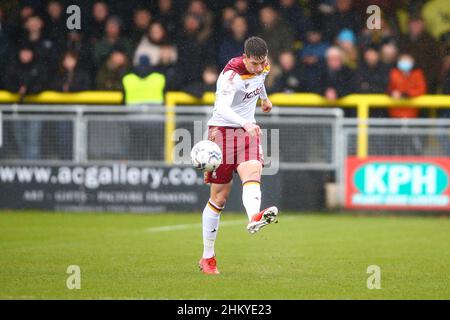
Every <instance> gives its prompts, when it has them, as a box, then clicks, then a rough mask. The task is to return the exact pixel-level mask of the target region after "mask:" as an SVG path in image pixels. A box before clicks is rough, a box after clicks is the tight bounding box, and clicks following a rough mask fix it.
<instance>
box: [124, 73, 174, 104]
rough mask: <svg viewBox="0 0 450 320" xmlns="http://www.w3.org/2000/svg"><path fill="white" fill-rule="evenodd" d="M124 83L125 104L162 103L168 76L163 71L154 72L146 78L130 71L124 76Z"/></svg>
mask: <svg viewBox="0 0 450 320" xmlns="http://www.w3.org/2000/svg"><path fill="white" fill-rule="evenodd" d="M122 83H123V89H124V91H125V104H143V103H155V104H162V103H163V102H164V87H165V86H166V77H165V76H164V75H163V74H161V73H158V72H152V73H151V74H149V75H148V76H147V77H145V78H139V77H138V76H137V75H135V74H134V73H130V74H127V75H126V76H125V77H123V79H122Z"/></svg>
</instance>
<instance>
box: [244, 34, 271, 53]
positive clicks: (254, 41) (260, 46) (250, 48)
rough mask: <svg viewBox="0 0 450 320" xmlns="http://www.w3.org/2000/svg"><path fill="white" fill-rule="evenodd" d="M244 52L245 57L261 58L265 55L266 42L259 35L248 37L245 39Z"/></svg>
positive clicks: (266, 51) (266, 50)
mask: <svg viewBox="0 0 450 320" xmlns="http://www.w3.org/2000/svg"><path fill="white" fill-rule="evenodd" d="M244 53H245V55H246V56H247V57H255V58H263V57H265V56H267V53H268V49H267V43H266V42H265V41H264V40H263V39H261V38H260V37H250V38H248V39H247V40H245V43H244Z"/></svg>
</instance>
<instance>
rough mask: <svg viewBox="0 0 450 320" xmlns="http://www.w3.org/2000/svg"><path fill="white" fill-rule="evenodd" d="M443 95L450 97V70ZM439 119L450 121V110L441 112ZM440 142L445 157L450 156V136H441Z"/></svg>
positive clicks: (443, 88)
mask: <svg viewBox="0 0 450 320" xmlns="http://www.w3.org/2000/svg"><path fill="white" fill-rule="evenodd" d="M442 94H447V95H450V70H448V71H447V76H446V77H445V79H444V83H443V86H442ZM439 117H441V118H447V119H450V109H442V110H439ZM439 142H440V143H441V146H442V149H443V150H444V155H445V156H450V135H449V134H447V135H441V136H439Z"/></svg>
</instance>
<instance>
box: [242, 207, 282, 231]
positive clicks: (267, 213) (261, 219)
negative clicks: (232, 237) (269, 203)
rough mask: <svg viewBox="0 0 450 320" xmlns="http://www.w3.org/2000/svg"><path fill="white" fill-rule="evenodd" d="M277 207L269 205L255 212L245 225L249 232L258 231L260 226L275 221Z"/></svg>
mask: <svg viewBox="0 0 450 320" xmlns="http://www.w3.org/2000/svg"><path fill="white" fill-rule="evenodd" d="M277 214H278V209H277V207H269V208H267V209H264V210H263V211H261V212H260V213H257V214H255V215H254V216H253V217H252V220H251V221H250V222H249V223H248V225H247V230H248V232H250V233H251V234H253V233H256V232H258V231H259V230H260V229H261V228H262V227H264V226H266V225H268V224H271V223H272V222H277Z"/></svg>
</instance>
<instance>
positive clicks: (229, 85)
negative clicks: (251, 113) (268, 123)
mask: <svg viewBox="0 0 450 320" xmlns="http://www.w3.org/2000/svg"><path fill="white" fill-rule="evenodd" d="M223 76H224V78H223V80H222V83H221V84H220V86H219V88H218V91H217V95H216V108H215V110H214V111H215V112H216V113H217V115H219V116H220V117H222V118H223V119H225V120H227V121H229V122H232V123H234V124H236V125H239V126H241V127H243V128H244V130H245V131H247V132H248V133H249V134H250V135H251V136H254V135H258V134H260V133H261V129H260V128H259V126H258V125H256V124H254V123H251V122H250V121H248V120H247V119H245V118H243V117H241V116H240V115H239V114H237V113H236V112H234V110H233V109H232V108H231V105H232V104H233V100H234V96H235V94H236V92H237V90H238V89H239V85H240V83H239V80H238V79H237V78H236V77H235V75H233V71H231V70H230V71H227V72H225V74H224V75H223Z"/></svg>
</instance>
